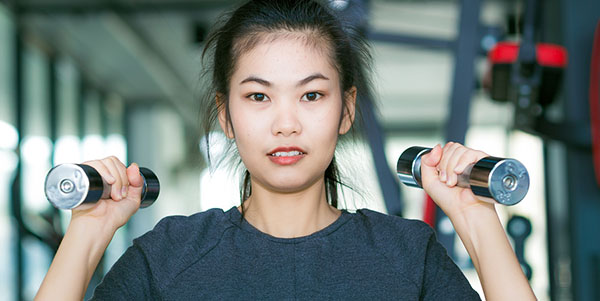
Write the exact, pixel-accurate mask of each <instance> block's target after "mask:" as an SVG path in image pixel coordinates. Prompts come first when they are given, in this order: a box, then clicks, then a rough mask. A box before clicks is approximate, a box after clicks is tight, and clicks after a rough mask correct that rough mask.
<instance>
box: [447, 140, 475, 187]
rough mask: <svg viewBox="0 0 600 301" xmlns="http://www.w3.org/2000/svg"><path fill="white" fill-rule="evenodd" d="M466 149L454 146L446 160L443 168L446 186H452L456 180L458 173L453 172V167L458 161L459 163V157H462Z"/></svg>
mask: <svg viewBox="0 0 600 301" xmlns="http://www.w3.org/2000/svg"><path fill="white" fill-rule="evenodd" d="M468 151H469V149H468V148H466V147H464V146H461V147H456V148H455V149H454V151H453V152H452V155H451V156H450V157H449V158H448V160H447V161H446V166H445V169H446V175H447V177H448V178H447V180H446V184H447V185H448V186H450V187H452V186H454V185H456V183H457V182H458V173H456V172H454V168H455V167H456V165H457V164H458V163H460V161H461V159H462V158H463V155H464V154H465V153H467V152H468Z"/></svg>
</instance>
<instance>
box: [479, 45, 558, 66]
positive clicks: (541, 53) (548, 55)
mask: <svg viewBox="0 0 600 301" xmlns="http://www.w3.org/2000/svg"><path fill="white" fill-rule="evenodd" d="M535 56H536V60H537V63H538V64H539V65H540V66H542V67H557V68H565V67H566V66H567V63H568V56H567V50H566V49H565V48H564V47H562V46H559V45H554V44H547V43H537V44H536V47H535ZM518 57H519V44H518V43H516V42H498V43H497V44H496V45H495V46H494V48H492V50H490V53H489V54H488V59H489V61H490V62H491V63H492V64H513V63H515V62H516V61H517V58H518Z"/></svg>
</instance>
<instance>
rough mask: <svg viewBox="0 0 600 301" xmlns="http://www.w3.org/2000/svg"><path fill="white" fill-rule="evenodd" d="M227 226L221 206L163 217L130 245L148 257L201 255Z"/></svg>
mask: <svg viewBox="0 0 600 301" xmlns="http://www.w3.org/2000/svg"><path fill="white" fill-rule="evenodd" d="M231 210H235V208H232V209H231ZM230 227H232V224H231V222H230V221H229V218H228V214H227V212H224V211H223V210H222V209H210V210H207V211H203V212H199V213H196V214H193V215H190V216H181V215H174V216H167V217H165V218H163V219H161V220H160V221H159V222H158V223H157V224H156V226H155V227H154V229H152V230H150V231H148V232H147V233H146V234H144V235H142V236H140V237H138V238H136V239H134V241H133V245H134V246H137V247H138V248H140V249H141V250H142V252H144V253H145V255H146V256H150V257H162V256H163V255H165V256H174V255H181V256H185V254H186V253H188V252H191V253H194V254H202V253H205V252H207V250H210V249H211V248H212V247H213V246H214V245H215V244H217V243H218V242H219V240H220V238H221V236H222V235H223V233H224V232H225V231H226V230H227V229H228V228H230Z"/></svg>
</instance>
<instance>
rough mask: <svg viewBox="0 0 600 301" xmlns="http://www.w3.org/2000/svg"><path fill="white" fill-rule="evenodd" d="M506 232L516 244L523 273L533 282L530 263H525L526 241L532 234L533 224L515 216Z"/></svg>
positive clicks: (516, 251)
mask: <svg viewBox="0 0 600 301" xmlns="http://www.w3.org/2000/svg"><path fill="white" fill-rule="evenodd" d="M506 232H508V235H509V236H510V237H511V238H512V240H513V242H514V243H515V254H516V255H517V260H518V261H519V264H521V268H522V269H523V273H524V274H525V276H527V279H528V280H531V276H532V274H533V271H532V270H531V266H530V265H529V263H527V261H525V240H526V239H527V237H529V235H530V234H531V222H530V221H529V219H527V218H526V217H523V216H520V215H514V216H513V217H511V218H510V219H509V220H508V223H507V224H506Z"/></svg>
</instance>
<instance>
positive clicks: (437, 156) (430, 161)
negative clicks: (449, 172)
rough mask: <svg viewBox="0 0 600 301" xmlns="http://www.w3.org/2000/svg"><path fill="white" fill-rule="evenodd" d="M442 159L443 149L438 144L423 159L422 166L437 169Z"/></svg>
mask: <svg viewBox="0 0 600 301" xmlns="http://www.w3.org/2000/svg"><path fill="white" fill-rule="evenodd" d="M441 159H442V147H441V146H440V145H439V144H437V145H436V146H435V147H434V148H433V149H431V151H430V152H429V153H427V154H425V155H423V157H422V158H421V163H422V165H427V166H428V167H436V166H437V165H438V164H439V163H440V160H441Z"/></svg>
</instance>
